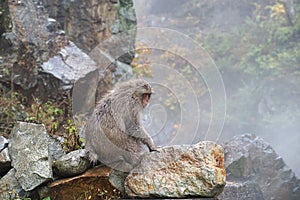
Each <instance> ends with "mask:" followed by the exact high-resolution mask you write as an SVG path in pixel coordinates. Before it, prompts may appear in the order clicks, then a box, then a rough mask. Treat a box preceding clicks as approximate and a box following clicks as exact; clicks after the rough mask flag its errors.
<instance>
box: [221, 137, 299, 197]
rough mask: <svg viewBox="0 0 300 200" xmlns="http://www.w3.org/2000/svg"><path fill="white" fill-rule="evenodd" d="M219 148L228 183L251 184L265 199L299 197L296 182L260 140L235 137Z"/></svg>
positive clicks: (277, 156)
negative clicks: (222, 152)
mask: <svg viewBox="0 0 300 200" xmlns="http://www.w3.org/2000/svg"><path fill="white" fill-rule="evenodd" d="M223 147H224V152H225V166H226V172H227V180H228V181H231V182H242V183H244V182H247V181H250V182H254V183H256V184H257V185H258V186H259V188H260V190H261V191H262V193H263V196H264V198H265V199H272V200H275V199H278V200H280V199H295V200H296V199H299V198H300V180H299V179H298V178H297V177H296V176H295V174H294V172H293V171H292V170H291V169H290V168H289V167H288V166H287V165H286V164H285V163H284V161H283V159H282V158H281V157H280V156H279V155H278V154H277V153H276V152H275V151H274V149H273V148H272V147H271V146H270V145H269V144H268V143H266V142H265V141H264V140H263V139H262V138H259V137H257V136H255V135H253V134H247V135H239V136H235V137H234V138H233V139H232V140H230V141H228V142H227V143H225V144H224V145H223ZM226 191H227V190H224V193H226ZM224 195H225V196H226V194H224Z"/></svg>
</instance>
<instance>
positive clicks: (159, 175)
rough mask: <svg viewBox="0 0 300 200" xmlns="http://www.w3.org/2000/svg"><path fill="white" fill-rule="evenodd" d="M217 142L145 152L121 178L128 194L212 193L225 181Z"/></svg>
mask: <svg viewBox="0 0 300 200" xmlns="http://www.w3.org/2000/svg"><path fill="white" fill-rule="evenodd" d="M225 178H226V172H225V168H224V154H223V150H222V148H221V146H219V145H217V144H215V143H214V142H209V141H204V142H200V143H198V144H195V145H181V146H170V147H165V148H163V149H161V150H159V152H152V153H148V154H145V155H144V157H143V158H142V161H141V163H140V164H139V165H138V166H137V167H136V168H134V169H133V170H132V171H131V172H130V174H129V175H128V177H127V178H126V180H125V190H126V193H127V195H129V196H131V197H141V198H149V197H150V198H151V197H152V198H153V197H160V198H185V197H215V196H217V195H219V194H220V193H221V192H222V190H223V188H224V186H225V184H226V181H225Z"/></svg>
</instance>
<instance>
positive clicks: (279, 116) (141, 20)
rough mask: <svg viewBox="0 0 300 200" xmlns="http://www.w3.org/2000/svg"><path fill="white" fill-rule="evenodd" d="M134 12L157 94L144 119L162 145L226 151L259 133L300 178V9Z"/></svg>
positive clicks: (278, 5)
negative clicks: (225, 145)
mask: <svg viewBox="0 0 300 200" xmlns="http://www.w3.org/2000/svg"><path fill="white" fill-rule="evenodd" d="M134 5H135V9H136V16H137V26H138V30H137V41H136V48H138V49H139V48H140V49H147V48H148V49H150V53H147V54H145V51H142V50H140V51H139V50H138V51H137V53H138V54H140V57H139V60H140V62H141V63H140V64H144V65H143V66H145V65H147V67H149V68H150V69H149V70H150V75H148V76H147V77H148V78H147V79H148V81H150V82H151V83H152V85H153V86H154V90H155V94H154V96H153V100H152V101H151V104H150V105H149V106H148V108H147V112H146V115H145V117H144V124H145V127H146V129H147V130H148V131H149V133H151V135H152V137H153V138H154V140H155V142H156V143H158V144H159V145H169V144H181V143H195V142H198V141H200V140H204V139H209V140H215V141H217V142H218V143H222V142H224V141H227V140H229V139H231V138H232V137H233V136H234V135H238V134H245V133H254V134H255V135H257V136H259V137H262V138H263V139H264V140H265V141H266V142H268V143H270V144H271V146H272V147H273V148H274V149H275V151H276V152H277V153H278V154H279V155H280V156H281V157H283V159H284V161H285V162H286V164H287V165H288V166H289V167H291V169H292V170H293V171H294V172H295V173H296V175H297V176H298V177H299V176H300V168H299V166H300V159H299V157H298V155H299V154H300V145H299V141H300V123H299V122H300V114H299V113H300V112H299V111H300V104H299V102H300V73H299V72H300V68H299V62H300V45H299V43H300V41H299V38H300V36H299V31H297V30H299V29H300V21H299V20H300V19H299V16H298V15H297V13H299V9H300V1H299V0H295V1H285V2H284V3H282V2H281V1H275V0H273V1H268V0H266V1H263V2H261V1H253V2H251V3H250V2H247V1H235V0H226V1H222V0H219V1H209V0H206V1H205V0H204V1H198V0H186V1H184V0H163V1H159V0H151V1H146V0H134ZM297 11H298V12H297ZM295 13H296V15H295ZM150 28H152V29H150ZM145 30H146V31H145ZM152 31H154V32H152ZM150 33H151V34H152V35H150ZM164 34H166V36H167V37H163V36H164ZM174 38H175V39H174ZM152 40H153V41H156V43H160V44H161V45H160V46H159V45H157V44H156V43H155V42H151V41H152ZM170 41H171V42H170ZM169 42H170V43H173V44H174V46H170V47H169V46H168V45H170V44H169ZM193 42H194V43H193ZM190 55H191V56H190ZM141 60H142V61H141ZM145 63H146V64H145ZM212 83H215V84H212Z"/></svg>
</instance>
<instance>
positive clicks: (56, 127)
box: [0, 84, 83, 152]
mask: <svg viewBox="0 0 300 200" xmlns="http://www.w3.org/2000/svg"><path fill="white" fill-rule="evenodd" d="M71 109H72V108H71V99H66V100H63V101H59V102H55V101H54V100H48V101H47V102H41V101H40V100H39V99H37V98H34V102H32V103H31V104H29V102H28V100H27V98H26V97H25V96H24V95H22V94H21V93H19V92H17V91H14V90H10V89H9V88H7V87H5V86H4V85H1V84H0V134H1V135H4V136H8V135H9V134H10V132H11V130H12V128H13V126H14V124H15V123H16V122H17V121H26V122H31V123H37V124H44V125H45V127H46V130H47V132H48V133H49V134H50V135H52V136H61V137H63V138H64V141H63V142H62V143H63V147H64V149H65V151H66V152H69V151H72V150H75V149H80V148H82V143H83V139H82V138H80V137H79V133H78V129H77V128H76V126H75V124H74V120H73V118H72V115H71V113H72V112H71Z"/></svg>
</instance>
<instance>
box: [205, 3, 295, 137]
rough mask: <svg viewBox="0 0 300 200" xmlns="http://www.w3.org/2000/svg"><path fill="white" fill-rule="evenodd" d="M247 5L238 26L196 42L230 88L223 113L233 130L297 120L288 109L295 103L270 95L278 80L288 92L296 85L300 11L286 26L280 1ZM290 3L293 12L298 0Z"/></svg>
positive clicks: (244, 129) (261, 127) (286, 21)
mask: <svg viewBox="0 0 300 200" xmlns="http://www.w3.org/2000/svg"><path fill="white" fill-rule="evenodd" d="M248 4H249V5H248V7H249V8H251V4H252V7H253V12H252V14H251V15H249V16H247V17H246V18H245V21H244V22H243V25H241V26H240V27H239V29H238V30H231V31H229V32H225V33H223V32H213V33H212V34H209V35H207V36H205V37H204V42H203V40H201V41H199V42H202V43H203V44H204V46H205V48H206V49H208V50H209V51H210V52H211V53H212V57H213V58H214V60H215V61H216V63H217V65H218V67H219V68H220V70H221V72H222V74H223V79H224V81H225V84H226V85H228V86H229V87H228V88H230V90H229V91H227V95H228V97H229V98H228V116H229V121H230V124H232V125H233V126H234V129H235V131H236V132H237V133H240V132H245V131H248V130H250V128H249V127H257V128H258V129H264V128H265V127H268V126H270V125H271V124H277V123H278V122H279V121H281V122H283V123H284V124H289V123H291V122H292V123H293V122H295V120H296V119H299V114H292V113H293V110H294V109H295V108H296V107H297V105H295V104H296V103H295V102H293V101H292V100H290V101H289V100H288V99H289V98H287V96H285V98H283V97H282V99H278V98H279V97H278V96H277V97H274V95H273V94H274V93H275V91H274V88H276V87H277V88H278V87H280V86H278V85H280V84H281V85H284V87H288V88H289V90H290V93H289V94H286V95H289V96H290V95H292V94H296V91H297V90H299V86H298V85H299V82H298V81H297V80H299V75H300V68H299V63H300V16H299V15H297V14H296V20H295V24H294V25H291V24H290V23H289V21H288V19H287V13H286V10H285V8H284V5H283V1H281V0H277V1H266V2H256V3H253V2H248ZM294 5H295V6H296V7H295V13H299V11H300V1H299V0H297V1H295V3H294ZM199 38H200V37H199ZM201 39H203V37H201ZM233 79H234V81H233ZM272 88H273V89H272ZM280 89H281V91H284V90H285V89H284V88H283V87H282V88H280ZM277 92H279V91H277ZM280 98H281V97H280ZM291 98H292V97H291ZM293 99H295V96H294V97H293ZM266 101H267V103H266ZM271 102H272V103H271ZM280 102H281V103H280ZM282 102H285V104H286V106H282ZM270 104H272V105H273V106H274V107H275V108H270V107H272V106H271V105H270ZM287 119H289V120H287ZM237 125H239V127H238V128H237ZM252 130H253V129H252Z"/></svg>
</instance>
